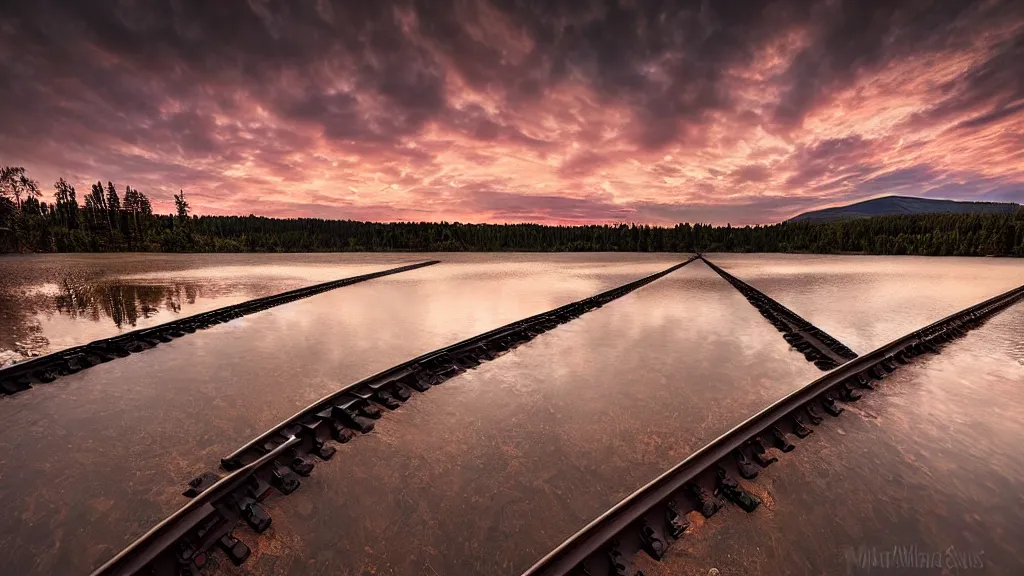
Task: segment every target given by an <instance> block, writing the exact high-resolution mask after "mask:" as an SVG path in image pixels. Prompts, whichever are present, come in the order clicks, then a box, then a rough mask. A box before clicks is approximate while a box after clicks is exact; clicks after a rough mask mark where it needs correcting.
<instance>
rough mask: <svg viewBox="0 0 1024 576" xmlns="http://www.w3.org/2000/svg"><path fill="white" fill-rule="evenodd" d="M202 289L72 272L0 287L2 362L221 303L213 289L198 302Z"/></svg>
mask: <svg viewBox="0 0 1024 576" xmlns="http://www.w3.org/2000/svg"><path fill="white" fill-rule="evenodd" d="M206 292H209V290H207V289H206V287H205V286H204V285H203V284H202V283H200V282H198V281H173V282H170V283H152V284H148V283H139V284H136V283H130V282H125V281H123V280H119V279H118V280H112V281H111V280H91V279H88V278H86V277H84V276H81V275H76V274H68V275H64V276H61V277H60V278H59V279H58V280H57V281H56V282H55V283H52V284H51V283H47V284H42V285H36V286H29V287H23V288H22V289H21V290H17V291H10V290H8V291H2V290H0V326H3V327H4V328H5V329H4V330H3V332H2V333H0V367H2V366H6V365H9V364H12V363H14V362H19V361H21V360H24V359H27V358H32V357H35V356H40V355H43V354H47V353H50V352H53V351H55V350H58V349H61V348H64V347H67V346H72V345H75V344H82V343H85V342H88V341H91V340H94V339H96V338H103V337H107V336H112V335H114V334H116V333H118V332H123V331H128V330H134V329H135V328H138V327H142V326H150V325H154V324H159V323H161V322H165V321H167V320H168V318H167V317H166V315H167V313H169V314H174V315H177V314H181V313H182V310H183V308H189V311H188V312H189V313H193V312H199V311H202V310H206V309H210V308H215V307H217V306H218V305H221V302H220V301H221V300H223V298H217V296H219V295H217V294H211V295H210V296H209V297H210V298H211V299H214V301H211V302H205V303H204V304H203V305H202V306H197V300H201V299H203V298H204V297H205V293H206ZM244 299H245V298H236V299H231V300H232V301H236V300H244ZM158 317H159V318H158ZM83 321H84V322H86V323H87V325H83V324H82V322H83ZM89 324H91V326H90V325H89Z"/></svg>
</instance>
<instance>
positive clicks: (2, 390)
mask: <svg viewBox="0 0 1024 576" xmlns="http://www.w3.org/2000/svg"><path fill="white" fill-rule="evenodd" d="M438 262H439V261H438V260H429V261H425V262H419V263H416V264H410V265H407V266H399V267H397V268H391V269H389V270H382V271H380V272H372V273H370V274H362V275H359V276H352V277H350V278H343V279H340V280H332V281H330V282H323V283H320V284H314V285H312V286H306V287H303V288H296V289H294V290H289V291H287V292H282V293H280V294H274V295H272V296H264V297H262V298H255V299H253V300H248V301H246V302H242V303H239V304H233V305H231V306H224V307H222V308H217V309H216V310H211V311H209V312H201V313H199V314H193V315H192V316H187V317H185V318H180V319H178V320H172V321H170V322H166V323H164V324H160V325H157V326H153V327H150V328H142V329H139V330H132V331H131V332H125V333H124V334H119V335H117V336H112V337H110V338H103V339H101V340H96V341H93V342H90V343H88V344H83V345H81V346H74V347H71V348H67V349H65V350H61V351H59V352H54V353H52V354H47V355H45V356H40V357H38V358H33V359H31V360H26V361H25V362H19V363H17V364H14V365H11V366H8V367H6V368H3V369H0V394H8V395H10V394H16V393H18V392H22V391H25V390H28V389H30V388H32V386H34V385H36V384H40V383H48V382H53V381H54V380H56V379H57V378H59V377H61V376H66V375H68V374H74V373H75V372H79V371H81V370H85V369H87V368H91V367H93V366H95V365H97V364H101V363H104V362H109V361H111V360H114V359H116V358H124V357H125V356H128V355H130V354H135V353H139V352H143V351H145V350H148V349H150V348H153V347H155V346H157V345H159V344H161V343H166V342H170V341H172V340H174V339H175V338H181V337H183V336H185V335H186V334H191V333H194V332H195V331H196V330H202V329H205V328H209V327H210V326H213V325H215V324H223V323H225V322H229V321H231V320H234V319H236V318H241V317H242V316H246V315H249V314H255V313H256V312H261V311H263V310H266V309H268V308H273V307H274V306H280V305H281V304H286V303H288V302H293V301H295V300H298V299H300V298H307V297H309V296H313V295H315V294H320V293H322V292H327V291H328V290H334V289H336V288H341V287H343V286H350V285H352V284H358V283H359V282H365V281H367V280H373V279H375V278H381V277H384V276H389V275H391V274H398V273H401V272H407V271H409V270H416V269H417V268H423V267H425V266H432V265H434V264H437V263H438Z"/></svg>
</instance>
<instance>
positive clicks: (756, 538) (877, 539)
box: [640, 304, 1024, 576]
mask: <svg viewBox="0 0 1024 576" xmlns="http://www.w3.org/2000/svg"><path fill="white" fill-rule="evenodd" d="M1022 333H1024V305H1022V304H1017V305H1016V306H1014V307H1012V308H1010V309H1008V310H1006V311H1004V312H1002V313H1001V314H1000V315H998V316H996V317H995V318H993V319H991V320H990V321H989V322H988V323H987V324H986V325H985V326H984V327H982V328H980V329H978V330H975V331H972V332H970V333H969V334H968V335H967V336H966V337H965V338H962V339H960V340H957V341H955V342H954V343H952V344H950V345H948V346H947V347H946V348H945V349H944V351H943V352H942V354H940V355H937V356H926V357H922V359H921V360H919V361H917V362H915V363H914V364H912V365H911V366H908V367H907V368H904V369H902V370H899V371H897V372H896V373H895V374H894V375H893V376H892V377H891V378H889V379H887V380H885V381H884V385H883V386H882V387H881V388H880V389H879V390H878V391H876V392H872V393H869V394H868V395H866V396H865V397H864V399H862V400H860V401H859V402H857V403H856V404H854V405H853V406H852V407H851V408H849V409H848V410H847V412H846V413H845V414H843V415H842V416H841V417H840V418H839V419H835V420H832V421H831V422H830V424H829V425H828V426H823V427H820V428H818V429H817V430H816V433H815V434H814V435H813V436H812V437H811V438H808V439H807V440H806V441H801V442H800V443H799V446H798V447H797V449H796V450H794V451H793V452H791V453H789V454H785V455H782V456H780V458H779V462H778V463H777V464H774V465H772V467H771V468H770V469H769V470H766V471H765V473H762V474H761V475H759V476H758V478H757V480H755V481H754V483H755V484H756V485H758V486H759V487H761V489H762V490H766V491H767V493H768V494H769V498H768V499H767V500H766V501H767V502H768V505H767V506H761V508H760V509H758V510H757V511H756V512H755V513H753V514H750V515H747V514H745V513H743V512H741V511H738V510H737V509H736V508H731V509H729V510H727V512H726V513H725V514H723V515H721V516H720V517H719V516H716V517H715V518H713V519H712V520H711V521H709V522H707V523H706V524H704V525H703V526H701V528H700V530H699V531H697V532H696V533H694V534H692V535H691V536H690V537H689V538H687V539H686V544H685V545H684V546H680V547H676V548H674V549H673V550H671V551H670V554H669V556H668V557H667V558H666V560H665V561H664V562H662V563H660V564H659V563H656V562H653V561H647V559H643V560H644V564H643V565H642V566H640V567H641V568H642V569H643V571H644V573H645V574H649V575H651V576H670V575H671V576H676V575H678V574H707V573H708V571H709V570H710V569H711V568H712V567H714V568H717V569H719V570H720V573H721V574H766V575H769V574H792V575H796V576H802V575H805V574H806V575H818V574H850V575H853V576H860V575H864V576H867V575H869V574H886V573H893V574H940V573H941V574H964V575H967V574H986V575H987V574H991V575H1000V576H1002V575H1005V576H1017V575H1019V574H1024V548H1022V547H1021V545H1020V544H1021V535H1024V497H1022V494H1024V451H1022V450H1021V447H1022V446H1024V418H1022V417H1021V415H1022V414H1024V389H1022V387H1024V340H1022V338H1021V334H1022ZM912 547H916V550H917V552H919V553H921V554H925V555H926V556H927V557H928V559H929V561H931V560H932V559H934V558H935V557H936V555H938V558H939V561H940V566H939V568H934V567H932V568H929V567H928V566H927V565H924V563H923V562H922V563H919V564H918V565H917V567H913V566H911V567H904V568H903V569H902V570H900V569H895V568H890V569H889V570H888V571H886V570H881V569H880V568H877V567H876V568H874V569H872V568H870V567H864V566H863V565H862V564H861V563H860V561H859V560H857V558H858V554H861V553H864V552H867V553H870V552H871V551H872V550H873V551H875V553H876V554H882V553H885V552H892V551H893V550H894V549H901V550H908V549H910V548H912ZM951 562H958V563H951ZM965 562H966V564H965ZM942 569H945V570H942Z"/></svg>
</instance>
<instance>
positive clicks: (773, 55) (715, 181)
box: [0, 0, 1024, 221]
mask: <svg viewBox="0 0 1024 576" xmlns="http://www.w3.org/2000/svg"><path fill="white" fill-rule="evenodd" d="M990 37H991V38H990ZM947 56H948V57H950V58H952V57H954V56H956V57H960V58H962V59H963V65H962V66H961V68H962V69H959V70H958V71H957V72H956V73H955V74H944V75H943V77H942V78H941V80H934V81H933V80H932V79H931V78H930V77H929V74H931V73H932V72H931V71H930V70H929V69H928V68H922V66H923V65H921V64H920V63H921V62H931V60H929V59H935V63H934V65H933V66H938V65H940V64H942V60H943V58H945V57H947ZM1021 62H1024V3H1022V2H1019V1H1013V0H993V1H985V2H977V1H971V0H952V1H949V2H932V1H927V0H902V1H894V0H830V1H828V2H803V1H798V0H774V1H770V0H717V1H711V0H677V1H670V0H650V1H644V0H568V1H562V2H545V1H523V0H494V1H492V2H488V1H485V0H457V1H456V0H452V1H447V0H446V1H431V0H399V1H395V2H384V1H356V0H351V1H340V0H338V1H331V0H217V1H201V0H162V1H144V0H121V1H118V2H110V1H104V0H37V1H28V0H16V1H15V2H13V3H8V4H6V5H5V6H4V7H3V8H2V9H0V78H4V82H2V83H0V125H2V126H3V127H4V129H3V131H2V132H0V155H2V156H3V158H2V159H0V162H3V163H11V162H13V163H23V164H26V165H29V166H30V167H32V166H35V167H36V169H40V170H43V171H44V172H45V174H46V175H47V176H51V175H52V176H54V177H55V176H56V175H58V174H61V175H64V174H69V173H71V174H74V175H76V176H80V177H81V178H82V179H84V180H86V181H88V180H94V179H95V178H96V177H103V178H105V179H106V178H108V177H116V176H114V175H113V174H110V172H115V173H117V174H118V175H119V176H121V175H123V176H122V177H123V178H130V179H131V180H132V182H143V183H146V184H149V185H152V186H153V187H154V188H156V189H158V190H163V191H170V190H176V189H178V188H183V187H190V186H192V187H195V188H197V193H196V196H197V198H198V199H199V200H200V201H201V206H205V207H206V208H208V209H211V210H220V209H226V208H227V207H234V206H235V202H237V198H239V197H242V196H244V194H243V192H242V191H241V190H240V189H239V187H241V186H245V187H246V188H254V187H255V188H260V189H262V190H263V191H264V193H266V194H274V193H275V191H277V192H279V193H276V196H275V197H274V198H273V200H272V201H270V200H268V201H267V203H266V204H265V206H266V207H268V209H272V210H275V211H277V213H281V214H285V213H288V214H292V213H294V211H295V210H305V209H307V208H308V207H309V206H310V205H312V204H311V203H310V202H309V200H310V198H312V197H313V196H312V195H311V194H313V193H315V192H317V191H319V190H321V189H323V188H324V187H325V186H329V185H332V184H334V185H336V187H337V189H338V190H358V191H359V192H358V193H357V194H367V193H368V192H366V191H367V190H374V191H377V190H385V191H386V192H383V193H380V194H381V195H386V194H394V195H395V197H396V198H400V199H401V200H400V201H402V202H409V200H408V198H409V197H414V198H424V197H426V196H425V195H422V194H419V193H415V192H414V191H415V190H421V191H425V189H426V187H428V186H440V187H444V188H443V189H441V190H436V189H435V190H432V191H431V193H432V194H433V195H434V196H436V197H437V198H440V199H447V201H448V204H444V203H441V200H438V202H439V203H438V204H433V205H432V206H434V208H435V209H436V210H437V211H439V212H443V211H445V210H450V209H460V210H461V209H463V208H465V209H467V210H469V209H474V210H478V212H477V213H478V214H481V215H484V214H487V215H489V216H488V217H491V216H493V217H500V218H512V217H524V218H525V217H528V216H530V215H533V216H536V217H538V218H542V219H557V218H560V217H562V216H559V215H558V213H559V211H563V212H564V214H565V216H564V217H565V218H568V219H572V220H578V219H581V218H583V219H585V218H588V217H593V218H597V219H615V218H620V217H629V215H633V216H635V217H645V218H646V217H650V218H662V217H667V215H670V214H675V215H685V214H696V215H703V216H708V215H718V216H723V217H725V216H727V215H735V214H740V213H741V212H742V211H743V210H748V211H756V212H757V213H759V214H762V215H765V216H766V217H767V215H772V216H774V215H778V214H782V213H784V212H786V209H785V206H789V207H791V208H794V207H802V206H804V205H810V203H812V202H822V201H825V202H830V201H834V200H837V199H840V198H847V197H849V196H851V195H854V196H855V195H857V194H862V195H863V194H881V193H886V192H888V191H892V190H897V189H901V190H910V189H915V190H920V191H921V193H928V194H933V193H942V192H949V193H957V194H962V195H970V194H988V195H993V194H995V195H999V194H1002V195H1004V196H1006V195H1009V196H1012V195H1014V194H1016V192H1015V191H1016V190H1019V188H1015V186H1017V183H1018V182H1020V181H1021V179H1022V178H1024V175H1022V174H1021V170H1020V169H1019V162H1018V160H1020V157H1019V154H1020V152H1019V150H1020V136H1019V133H1018V132H1019V130H1014V129H1013V128H1019V126H1020V124H1019V123H1020V122H1021V118H1022V114H1021V111H1022V110H1024V66H1022V65H1021ZM915 66H916V67H915ZM893 70H895V71H897V72H896V73H897V74H898V73H900V72H901V71H903V70H912V71H913V73H908V75H907V76H906V77H905V82H904V84H906V85H910V86H912V87H913V88H914V90H915V91H916V92H915V95H916V96H918V97H919V100H921V101H922V102H925V103H924V104H922V103H920V102H915V103H914V104H913V105H912V107H913V110H912V112H910V113H907V115H906V118H903V120H902V121H901V122H900V123H899V124H897V128H895V129H892V130H894V131H902V132H900V133H898V134H897V133H891V134H890V133H888V132H886V130H887V129H884V130H883V129H879V128H877V127H873V128H872V129H871V130H868V129H867V128H865V129H863V130H862V129H861V126H859V125H856V124H853V123H851V124H849V125H845V126H844V127H843V128H842V129H838V128H831V129H825V128H822V127H821V126H820V125H817V126H816V127H814V128H805V127H804V124H805V123H806V122H807V120H808V118H811V117H812V116H813V115H814V114H815V113H816V112H819V111H830V110H839V111H841V112H845V111H846V109H845V108H844V107H847V106H852V105H851V104H849V102H846V101H841V100H840V96H841V95H842V94H843V93H844V91H846V90H852V89H853V88H854V87H858V86H862V85H861V84H858V83H859V82H862V81H863V80H864V79H868V81H870V79H871V78H873V77H874V75H880V74H883V73H885V72H886V71H890V72H892V71H893ZM914 74H916V75H914ZM936 74H938V73H937V72H936ZM854 92H856V93H857V94H858V95H859V96H858V97H862V98H867V96H863V95H862V94H861V92H864V91H863V90H854ZM567 94H569V96H567ZM921 95H925V96H927V97H926V98H925V97H921ZM873 98H875V99H874V100H872V101H871V102H870V103H869V107H873V108H874V109H876V110H877V111H878V112H879V113H884V112H886V111H887V110H888V109H889V101H888V100H886V94H882V95H881V96H874V97H873ZM898 105H900V106H910V105H907V104H905V103H904V102H900V103H898ZM835 117H836V118H840V119H842V118H843V114H838V115H836V116H835ZM859 118H862V119H861V120H859V121H860V122H861V123H863V124H868V123H870V121H871V120H872V116H871V115H864V116H862V117H859ZM933 127H936V128H935V129H936V130H946V129H947V128H949V129H950V130H947V132H949V133H955V135H953V136H947V137H936V136H934V135H930V134H929V135H927V136H921V137H915V136H916V134H917V132H916V131H927V130H929V129H931V128H933ZM986 131H988V132H986ZM904 135H906V136H907V142H906V144H904V143H903V136H904ZM1015 135H1016V136H1015ZM982 137H984V138H986V140H984V142H982V141H981V140H980V139H981V138H982ZM932 138H935V139H936V140H935V141H932V140H930V139H932ZM942 138H946V139H945V140H943V139H942ZM971 138H978V139H979V140H978V142H977V144H976V145H975V146H976V149H975V150H976V151H971V150H968V151H965V150H964V144H963V142H970V141H971V140H970V139H971ZM980 150H985V151H987V153H988V156H989V158H982V154H981V152H980ZM911 151H914V153H915V154H919V155H920V154H925V155H927V156H928V157H927V158H924V159H921V158H918V157H910V156H906V155H909V154H910V153H911ZM669 155H673V156H674V157H675V159H674V160H665V159H664V157H666V156H669ZM680 158H682V159H683V160H680ZM709 159H710V160H709ZM940 159H952V160H947V161H948V162H951V163H952V165H945V164H943V163H942V162H940V161H939V160H940ZM629 161H635V162H636V163H637V164H635V165H629V166H628V167H623V166H624V164H625V163H626V162H629ZM517 162H518V164H517ZM705 162H708V164H707V165H705ZM979 163H980V164H984V166H978V165H977V164H979ZM616 167H619V168H620V169H619V170H616ZM972 171H973V172H972ZM698 172H700V173H701V174H704V176H695V174H696V173H698ZM953 173H956V174H958V175H959V176H958V177H960V176H963V175H964V174H969V173H974V174H976V177H977V178H979V179H980V180H981V181H982V182H984V183H985V184H984V186H973V187H972V186H971V185H970V184H969V183H967V184H959V185H958V184H956V183H955V182H954V180H952V178H953V177H952V176H951V175H950V174H953ZM103 174H110V175H109V176H103ZM598 177H600V178H607V179H606V181H605V182H604V183H603V184H604V186H603V187H602V188H600V190H601V192H587V191H588V190H591V189H592V188H590V187H589V186H592V185H593V184H594V183H593V180H594V179H596V178H598ZM645 178H646V179H645ZM429 182H435V183H437V184H425V183H429ZM492 182H502V183H503V187H490V188H488V187H487V186H486V185H487V184H488V183H492ZM726 183H728V184H729V185H726ZM529 185H536V186H538V188H534V189H527V188H526V187H527V186H529ZM541 185H543V186H542V187H541ZM673 187H676V188H673ZM734 188H736V189H739V192H737V191H736V190H735V189H734ZM299 189H303V190H304V191H305V192H304V193H303V194H304V195H302V196H301V197H299V196H296V197H294V198H293V199H292V201H291V204H289V200H288V195H289V194H296V195H298V192H296V190H299ZM611 189H615V193H614V194H612V193H610V192H608V190H611ZM310 190H312V191H313V192H310ZM458 190H467V192H465V194H467V195H468V196H466V197H464V198H458V197H456V196H453V195H454V194H458V192H457V191H458ZM472 190H477V192H473V191H472ZM542 190H543V192H542ZM936 191H939V192H936ZM727 192H728V193H729V194H731V195H737V194H741V195H742V194H746V195H747V197H748V198H749V201H746V202H744V201H736V200H735V199H733V198H729V199H726V198H724V197H723V194H725V193H727ZM766 193H767V194H766ZM783 193H787V194H790V198H789V199H786V198H784V197H783V196H782V194H783ZM424 194H425V192H424ZM609 194H611V195H609ZM403 195H404V196H403ZM488 195H489V196H490V197H491V198H492V199H491V200H489V201H488V200H486V199H485V196H488ZM793 195H798V196H799V198H793V197H792V196H793ZM168 196H169V195H168ZM583 196H587V198H590V199H587V198H583ZM218 198H224V199H225V201H224V202H221V203H220V205H218ZM321 198H322V199H323V200H324V201H325V202H329V201H331V202H334V205H335V206H337V207H338V209H339V210H343V211H344V210H352V211H353V213H356V211H357V210H360V209H362V208H363V207H365V209H366V213H367V214H375V215H376V214H383V213H385V212H386V209H387V208H386V207H388V206H393V205H391V204H388V203H386V202H381V203H380V204H372V205H371V204H368V203H366V202H368V201H367V200H365V198H364V199H363V200H361V201H362V202H364V203H363V204H360V203H359V201H357V200H353V199H347V198H342V197H340V196H338V195H335V194H327V195H324V196H322V197H321ZM353 198H355V197H353ZM558 198H562V200H558ZM612 198H614V200H613V199H612ZM654 198H657V199H656V200H655V199H654ZM331 199H334V200H331ZM157 200H158V201H159V200H160V199H159V198H157ZM716 201H720V202H724V204H723V206H724V207H723V208H722V210H716V209H714V208H713V207H712V206H713V205H714V203H715V202H716ZM685 202H692V203H693V205H692V206H690V207H687V208H686V209H685V210H684V209H682V207H681V205H682V204H684V203H685ZM787 202H788V204H786V203H787ZM288 205H291V206H292V208H285V206H288ZM697 206H704V207H703V208H697ZM402 209H404V210H408V211H409V212H410V213H413V212H415V211H416V210H419V209H420V207H418V206H413V205H406V206H403V207H402ZM470 215H472V214H470ZM442 216H443V214H442ZM442 216H439V217H442ZM730 217H731V216H730ZM739 220H741V219H740V218H737V221H739Z"/></svg>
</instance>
